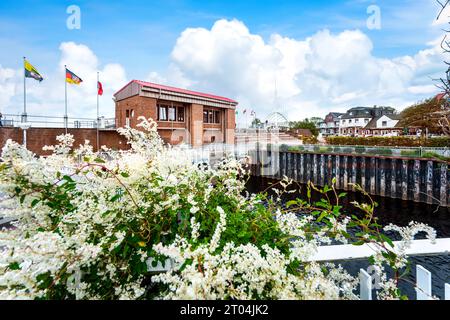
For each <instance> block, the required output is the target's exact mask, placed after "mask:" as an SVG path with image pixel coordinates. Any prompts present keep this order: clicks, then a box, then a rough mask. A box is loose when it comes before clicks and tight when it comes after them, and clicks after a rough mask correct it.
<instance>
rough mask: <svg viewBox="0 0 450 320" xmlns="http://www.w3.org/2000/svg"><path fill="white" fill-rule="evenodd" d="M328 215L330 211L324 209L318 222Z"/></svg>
mask: <svg viewBox="0 0 450 320" xmlns="http://www.w3.org/2000/svg"><path fill="white" fill-rule="evenodd" d="M327 215H328V212H326V211H324V212H322V214H321V215H320V216H319V218H317V222H320V221H322V219H323V218H325V217H326V216H327Z"/></svg>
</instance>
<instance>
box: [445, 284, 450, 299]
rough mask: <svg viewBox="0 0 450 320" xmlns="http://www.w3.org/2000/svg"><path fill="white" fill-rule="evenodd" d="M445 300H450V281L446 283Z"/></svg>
mask: <svg viewBox="0 0 450 320" xmlns="http://www.w3.org/2000/svg"><path fill="white" fill-rule="evenodd" d="M445 300H450V283H446V284H445Z"/></svg>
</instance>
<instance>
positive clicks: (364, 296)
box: [359, 269, 372, 300]
mask: <svg viewBox="0 0 450 320" xmlns="http://www.w3.org/2000/svg"><path fill="white" fill-rule="evenodd" d="M359 296H360V299H361V300H372V277H371V276H370V275H369V274H368V273H367V272H366V271H365V270H364V269H360V271H359Z"/></svg>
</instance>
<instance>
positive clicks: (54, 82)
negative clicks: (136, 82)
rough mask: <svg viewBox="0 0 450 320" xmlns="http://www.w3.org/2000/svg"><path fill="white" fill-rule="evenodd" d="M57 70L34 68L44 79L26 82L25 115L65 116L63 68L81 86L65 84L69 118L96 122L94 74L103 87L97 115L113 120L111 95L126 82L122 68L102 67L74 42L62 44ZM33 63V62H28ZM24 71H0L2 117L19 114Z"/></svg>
mask: <svg viewBox="0 0 450 320" xmlns="http://www.w3.org/2000/svg"><path fill="white" fill-rule="evenodd" d="M59 50H60V52H61V57H60V60H59V63H58V67H57V68H56V69H55V70H53V72H49V73H46V72H44V70H42V69H41V68H39V65H35V67H36V68H37V69H38V70H39V71H40V72H41V74H42V75H43V77H44V80H43V81H42V82H40V83H39V82H37V81H35V80H33V79H27V111H28V114H29V115H52V116H63V115H64V85H65V73H64V65H67V68H68V69H69V70H71V71H72V72H74V73H75V74H76V75H78V76H79V77H80V78H81V79H82V80H83V82H82V83H81V84H80V85H71V84H67V88H68V114H69V117H78V118H89V119H95V117H96V105H97V71H99V72H100V82H102V84H103V90H104V93H103V96H101V97H100V99H99V101H100V115H104V116H106V117H110V118H113V117H114V102H113V101H112V95H113V93H114V92H116V91H117V90H118V89H120V88H121V87H122V86H123V85H124V84H125V83H126V81H127V77H126V74H125V70H124V68H123V67H122V66H121V65H119V64H115V63H111V64H106V65H104V66H102V65H101V64H100V62H99V59H98V58H97V56H96V55H95V54H94V53H93V52H92V50H91V49H90V48H89V47H87V46H85V45H83V44H76V43H74V42H63V43H61V45H60V47H59ZM31 62H32V63H33V61H31ZM22 95H23V69H20V70H12V69H2V68H1V67H0V99H1V100H0V103H1V105H2V106H3V113H5V114H6V113H8V114H20V113H22V110H23V103H22V101H23V99H22Z"/></svg>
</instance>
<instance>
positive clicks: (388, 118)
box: [363, 114, 403, 136]
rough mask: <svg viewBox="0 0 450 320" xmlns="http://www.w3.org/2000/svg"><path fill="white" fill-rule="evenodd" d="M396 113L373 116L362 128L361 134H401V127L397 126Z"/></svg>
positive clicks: (398, 118)
mask: <svg viewBox="0 0 450 320" xmlns="http://www.w3.org/2000/svg"><path fill="white" fill-rule="evenodd" d="M400 118H401V117H400V115H398V114H385V115H382V116H381V117H375V118H373V119H372V120H371V121H370V122H369V123H368V124H367V126H366V127H365V128H364V132H363V135H365V136H368V135H371V136H386V135H391V136H397V135H401V134H402V132H403V128H401V127H399V126H398V123H399V121H400Z"/></svg>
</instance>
